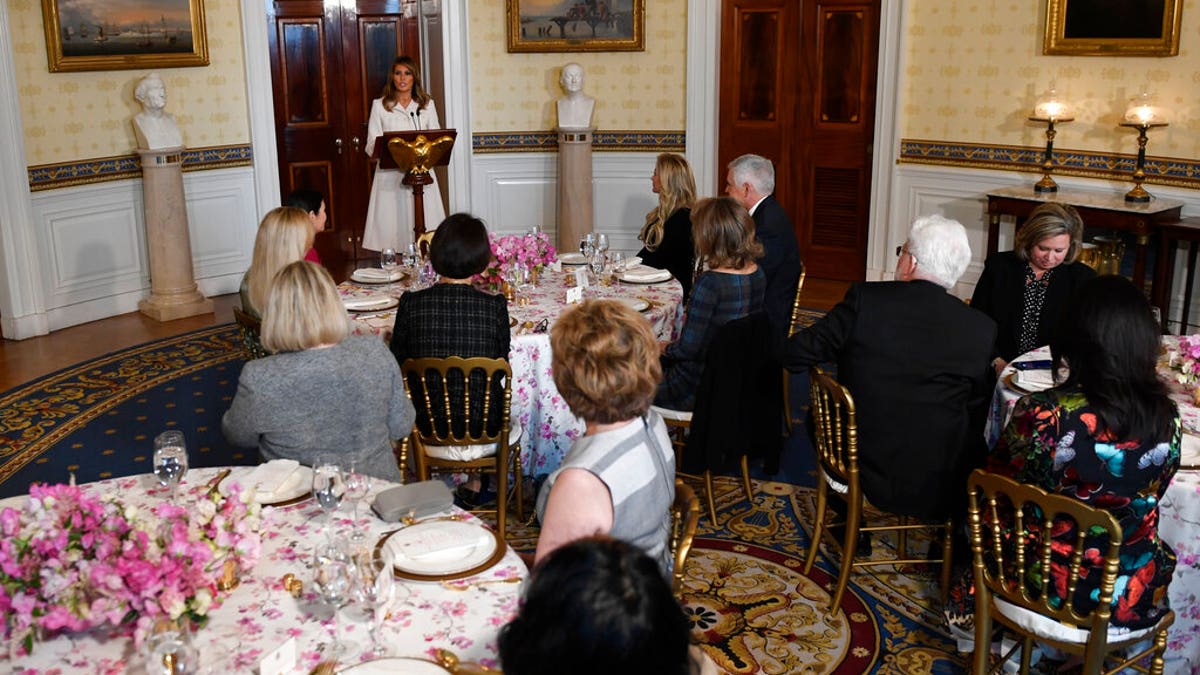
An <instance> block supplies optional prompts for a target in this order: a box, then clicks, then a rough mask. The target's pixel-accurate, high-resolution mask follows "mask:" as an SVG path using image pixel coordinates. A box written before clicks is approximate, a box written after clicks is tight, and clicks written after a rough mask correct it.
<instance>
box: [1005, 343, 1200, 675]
mask: <svg viewBox="0 0 1200 675" xmlns="http://www.w3.org/2000/svg"><path fill="white" fill-rule="evenodd" d="M1177 339H1178V338H1176V337H1175V336H1171V335H1164V336H1163V344H1164V346H1165V347H1168V348H1169V347H1170V346H1172V345H1171V343H1172V341H1174V340H1177ZM1049 358H1050V348H1049V347H1041V348H1039V349H1035V350H1033V351H1031V352H1028V353H1026V354H1022V355H1021V356H1019V357H1017V358H1016V359H1015V360H1016V361H1031V360H1041V359H1045V360H1048V359H1049ZM1013 372H1015V369H1014V368H1013V366H1012V365H1011V364H1010V365H1009V366H1008V367H1007V368H1005V369H1004V372H1002V373H1001V374H1000V379H999V381H997V383H996V391H995V393H994V394H993V395H992V405H991V411H990V413H989V415H988V421H987V427H986V429H985V431H984V434H985V435H986V437H987V443H988V447H989V448H990V447H992V446H994V445H995V444H996V441H997V440H999V438H1000V433H1001V432H1002V431H1003V430H1004V425H1006V424H1007V423H1008V419H1009V417H1011V416H1012V411H1013V408H1014V407H1015V406H1016V404H1017V400H1018V399H1019V398H1021V394H1020V393H1018V392H1016V391H1014V390H1013V389H1011V388H1009V387H1008V386H1007V385H1006V384H1005V380H1006V379H1008V377H1009V375H1011V374H1012V373H1013ZM1164 375H1166V376H1167V377H1170V375H1169V374H1167V373H1164ZM1171 391H1172V394H1171V398H1172V399H1173V400H1174V401H1175V403H1176V404H1177V405H1178V406H1179V415H1180V417H1181V418H1182V419H1183V427H1184V445H1185V446H1186V445H1189V444H1190V443H1200V408H1197V407H1196V405H1195V403H1194V402H1193V400H1192V396H1191V395H1190V394H1189V393H1188V392H1186V391H1183V390H1182V389H1181V388H1178V387H1173V388H1172V389H1171ZM1158 533H1159V536H1161V537H1162V539H1163V541H1165V542H1167V543H1168V544H1170V545H1171V548H1173V549H1175V555H1176V556H1178V563H1177V565H1176V567H1175V574H1174V575H1173V576H1172V577H1171V586H1170V589H1169V591H1168V595H1169V597H1170V600H1171V609H1173V610H1175V625H1174V626H1172V627H1171V630H1170V632H1169V634H1168V643H1167V663H1166V670H1165V671H1164V672H1166V673H1168V674H1171V675H1174V674H1178V675H1184V674H1185V673H1186V674H1188V675H1191V674H1193V673H1200V471H1194V470H1186V471H1185V470H1181V471H1179V472H1177V473H1176V474H1175V477H1174V478H1173V479H1172V480H1171V485H1170V486H1168V487H1167V492H1166V494H1165V495H1164V496H1163V500H1162V503H1160V504H1159V529H1158Z"/></svg>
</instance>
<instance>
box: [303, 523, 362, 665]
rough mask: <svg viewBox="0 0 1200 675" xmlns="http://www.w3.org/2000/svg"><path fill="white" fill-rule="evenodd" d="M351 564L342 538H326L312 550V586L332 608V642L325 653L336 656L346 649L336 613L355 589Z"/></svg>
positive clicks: (339, 655) (342, 654)
mask: <svg viewBox="0 0 1200 675" xmlns="http://www.w3.org/2000/svg"><path fill="white" fill-rule="evenodd" d="M352 565H353V563H352V561H351V560H350V554H349V553H348V552H347V546H346V542H345V540H343V539H328V540H326V541H324V542H321V543H319V544H317V546H316V549H315V550H314V552H313V566H312V567H313V586H314V587H315V588H316V590H317V593H318V594H319V595H320V596H321V599H322V600H324V601H325V603H326V604H328V605H329V606H331V607H333V630H332V633H333V635H332V637H333V642H332V644H331V645H330V646H329V647H328V648H326V650H325V653H326V654H328V655H329V657H330V658H334V659H338V658H341V657H343V656H345V655H346V653H347V652H348V651H349V649H348V648H347V646H346V645H345V644H343V643H342V641H341V635H340V630H339V624H340V622H339V621H338V612H339V611H340V610H341V609H342V607H344V606H345V605H346V603H348V602H350V600H352V599H353V595H354V592H355V584H354V570H353V567H352Z"/></svg>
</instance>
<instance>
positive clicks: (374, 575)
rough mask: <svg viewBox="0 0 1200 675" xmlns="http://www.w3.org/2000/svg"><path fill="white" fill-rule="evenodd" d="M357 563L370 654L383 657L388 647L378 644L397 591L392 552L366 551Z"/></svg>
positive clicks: (356, 570)
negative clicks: (368, 625)
mask: <svg viewBox="0 0 1200 675" xmlns="http://www.w3.org/2000/svg"><path fill="white" fill-rule="evenodd" d="M355 563H356V564H355V573H356V576H357V578H358V595H359V598H360V599H361V600H362V603H363V605H364V609H366V610H367V613H368V616H369V617H370V619H371V650H370V652H371V654H374V655H375V656H383V655H384V653H385V652H386V651H387V647H385V646H384V645H383V644H381V643H380V642H379V629H380V627H381V625H382V624H383V619H384V617H386V616H387V607H388V605H389V604H390V603H391V601H392V593H393V591H394V589H395V576H394V575H393V573H392V567H393V566H394V558H393V556H392V551H391V549H389V548H388V547H386V546H384V547H382V548H381V549H380V550H379V553H378V554H375V552H374V550H373V549H372V548H371V547H367V548H365V549H363V550H361V551H360V552H359V554H358V555H357V556H356V557H355Z"/></svg>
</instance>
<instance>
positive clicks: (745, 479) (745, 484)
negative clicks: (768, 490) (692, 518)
mask: <svg viewBox="0 0 1200 675" xmlns="http://www.w3.org/2000/svg"><path fill="white" fill-rule="evenodd" d="M651 407H652V409H654V410H657V411H658V412H659V413H660V414H662V412H663V411H664V410H668V409H666V408H661V407H659V406H651ZM671 412H674V413H676V414H678V413H679V412H680V411H671ZM662 418H663V422H664V423H665V424H666V425H667V435H668V436H670V438H671V447H672V448H674V450H675V466H679V465H680V463H681V462H682V461H683V448H684V447H685V446H686V445H687V434H688V432H689V431H690V430H691V428H692V417H691V414H690V413H689V414H688V416H687V418H686V419H683V418H678V417H668V416H667V415H665V414H664V415H662ZM741 467H742V491H743V492H745V493H746V501H748V502H750V503H751V504H753V503H754V486H753V485H752V484H751V483H750V458H749V456H748V455H746V454H745V453H742V457H741ZM678 475H680V476H688V477H690V478H698V479H702V480H703V481H704V497H705V502H707V504H708V520H709V522H711V523H712V524H713V525H717V524H719V523H718V521H717V502H716V499H715V498H714V497H713V476H712V471H710V470H708V469H705V470H704V475H703V476H692V474H687V473H683V472H682V471H680V472H678Z"/></svg>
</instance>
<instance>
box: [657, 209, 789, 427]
mask: <svg viewBox="0 0 1200 675" xmlns="http://www.w3.org/2000/svg"><path fill="white" fill-rule="evenodd" d="M692 236H693V237H694V238H695V241H696V259H697V260H698V261H699V267H700V272H699V273H698V276H697V277H696V284H695V286H694V287H693V288H692V297H691V298H690V299H689V300H688V303H687V312H686V314H685V317H684V320H683V328H682V329H681V330H680V333H679V338H678V339H677V340H675V341H674V342H672V343H671V344H669V345H667V346H666V347H665V348H664V349H663V353H662V359H663V380H662V383H661V384H659V385H658V393H657V394H656V395H655V397H654V404H655V405H658V406H662V407H664V408H670V409H672V410H691V409H692V408H693V407H695V405H696V389H697V388H698V387H699V386H700V375H701V373H702V372H703V371H704V360H705V358H706V357H707V355H708V345H709V344H710V343H711V342H712V341H713V338H714V337H716V335H717V330H718V329H719V328H720V327H721V326H724V325H725V324H727V323H729V322H730V321H733V320H734V319H740V318H742V317H743V316H747V315H749V314H752V313H754V312H757V311H760V310H762V308H763V297H764V296H765V294H766V290H767V279H766V276H765V275H764V274H763V271H762V269H760V268H759V266H758V263H756V262H755V261H756V260H758V259H759V258H761V257H762V255H763V248H762V244H760V243H758V241H757V240H756V239H755V238H754V219H753V218H751V217H750V214H749V213H748V212H747V211H746V209H745V208H743V207H742V205H741V204H739V203H738V202H737V201H736V200H734V199H733V198H732V197H714V198H712V199H703V200H701V201H699V202H697V204H696V208H695V209H694V210H693V211H692Z"/></svg>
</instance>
